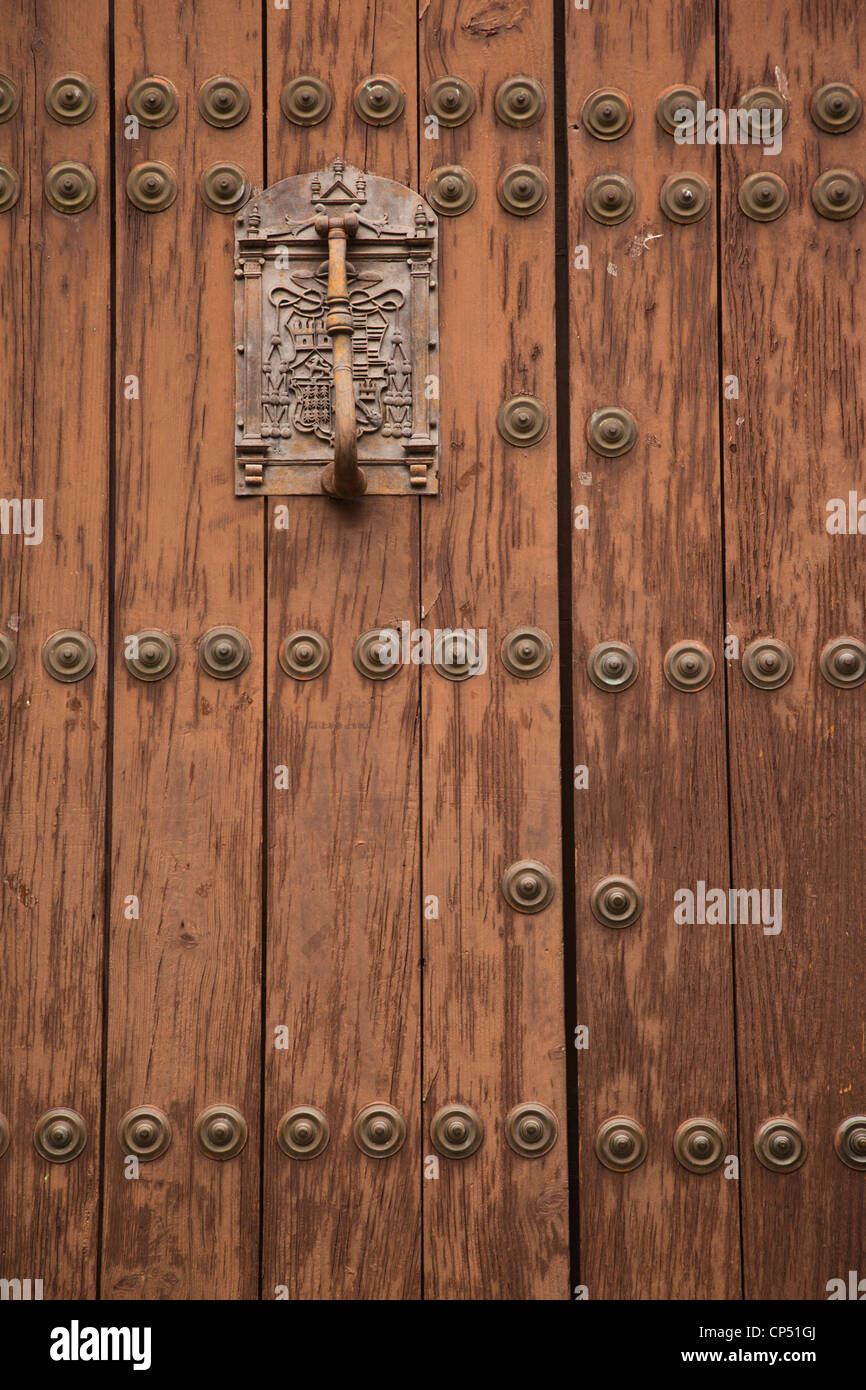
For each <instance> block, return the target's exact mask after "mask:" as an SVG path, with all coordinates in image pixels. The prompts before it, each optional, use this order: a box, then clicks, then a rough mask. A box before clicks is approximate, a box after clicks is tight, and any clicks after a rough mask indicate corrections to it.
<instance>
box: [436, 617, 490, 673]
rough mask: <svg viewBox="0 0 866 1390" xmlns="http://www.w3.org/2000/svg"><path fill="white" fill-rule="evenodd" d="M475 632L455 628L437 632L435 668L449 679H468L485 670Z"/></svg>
mask: <svg viewBox="0 0 866 1390" xmlns="http://www.w3.org/2000/svg"><path fill="white" fill-rule="evenodd" d="M484 669H485V668H484V666H483V664H482V657H481V652H480V650H479V646H478V642H477V640H476V638H475V634H474V633H473V632H464V631H463V629H462V628H455V630H454V631H453V632H452V631H451V630H450V629H446V630H445V631H444V632H437V635H436V637H435V638H434V640H433V670H434V671H435V672H436V674H437V675H439V676H444V677H445V679H446V680H448V681H467V680H469V677H470V676H477V675H479V674H480V672H481V671H482V670H484Z"/></svg>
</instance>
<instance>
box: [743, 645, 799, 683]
mask: <svg viewBox="0 0 866 1390" xmlns="http://www.w3.org/2000/svg"><path fill="white" fill-rule="evenodd" d="M793 670H794V653H793V652H792V651H791V648H790V647H789V646H788V645H787V643H785V642H780V641H779V640H778V638H776V637H758V638H756V639H755V641H754V642H750V643H749V645H748V646H747V647H746V650H745V651H744V652H743V675H744V676H745V677H746V680H747V681H749V683H750V684H751V685H756V686H758V687H759V689H761V690H778V688H779V686H780V685H784V684H785V682H786V681H789V680H790V679H791V674H792V672H793Z"/></svg>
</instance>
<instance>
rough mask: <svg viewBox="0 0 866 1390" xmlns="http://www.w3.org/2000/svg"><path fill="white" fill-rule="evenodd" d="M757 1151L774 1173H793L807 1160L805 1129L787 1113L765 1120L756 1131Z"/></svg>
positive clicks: (764, 1163)
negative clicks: (790, 1118) (789, 1117)
mask: <svg viewBox="0 0 866 1390" xmlns="http://www.w3.org/2000/svg"><path fill="white" fill-rule="evenodd" d="M755 1153H756V1154H757V1155H758V1158H759V1159H760V1160H761V1162H762V1163H763V1165H764V1167H765V1168H770V1169H772V1171H773V1172H774V1173H793V1172H794V1171H795V1169H797V1168H799V1167H800V1166H801V1165H802V1164H803V1163H805V1161H806V1140H805V1139H804V1137H803V1131H802V1130H801V1128H800V1126H799V1125H798V1124H795V1123H794V1121H793V1120H789V1119H788V1117H787V1116H786V1115H777V1116H775V1117H774V1118H773V1119H772V1120H765V1121H764V1123H763V1124H762V1125H759V1126H758V1129H757V1130H756V1132H755Z"/></svg>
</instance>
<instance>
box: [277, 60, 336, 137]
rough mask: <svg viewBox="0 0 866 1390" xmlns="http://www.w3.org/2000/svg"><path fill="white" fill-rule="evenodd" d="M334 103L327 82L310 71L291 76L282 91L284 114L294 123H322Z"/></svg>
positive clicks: (281, 103) (281, 102) (281, 104)
mask: <svg viewBox="0 0 866 1390" xmlns="http://www.w3.org/2000/svg"><path fill="white" fill-rule="evenodd" d="M333 103H334V98H333V96H332V95H331V89H330V87H329V86H328V85H327V83H325V82H323V81H322V79H321V78H320V77H312V76H311V75H310V74H309V73H303V74H302V75H301V76H300V77H293V78H291V80H290V81H288V82H287V83H286V85H285V87H284V88H283V90H282V91H281V92H280V106H281V107H282V110H283V115H284V116H285V118H286V120H287V121H291V122H292V124H293V125H320V124H321V122H322V121H323V120H324V119H325V117H326V116H328V115H330V111H331V107H332V105H333Z"/></svg>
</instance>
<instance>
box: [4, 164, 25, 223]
mask: <svg viewBox="0 0 866 1390" xmlns="http://www.w3.org/2000/svg"><path fill="white" fill-rule="evenodd" d="M20 193H21V180H20V179H19V177H18V175H17V174H16V172H15V170H14V169H10V167H9V165H8V164H0V212H8V211H9V209H10V208H14V206H15V204H16V203H17V202H18V198H19V195H20Z"/></svg>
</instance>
